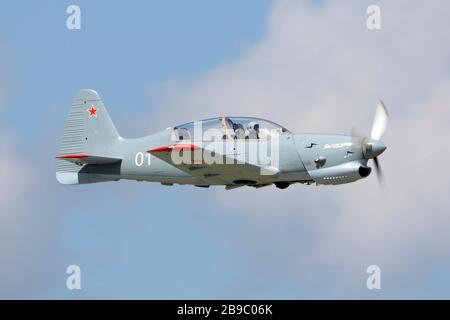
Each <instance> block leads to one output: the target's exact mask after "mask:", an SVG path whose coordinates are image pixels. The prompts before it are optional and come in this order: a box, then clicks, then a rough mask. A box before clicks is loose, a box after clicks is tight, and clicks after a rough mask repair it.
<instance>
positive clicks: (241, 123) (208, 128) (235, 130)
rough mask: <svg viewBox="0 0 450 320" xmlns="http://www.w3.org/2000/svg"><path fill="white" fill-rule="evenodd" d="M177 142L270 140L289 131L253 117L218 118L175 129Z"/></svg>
mask: <svg viewBox="0 0 450 320" xmlns="http://www.w3.org/2000/svg"><path fill="white" fill-rule="evenodd" d="M173 130H174V132H173V133H174V135H175V139H176V140H207V141H208V140H220V139H261V140H262V139H270V138H271V137H273V136H279V135H281V134H285V133H289V131H288V130H287V129H286V128H284V127H282V126H280V125H278V124H276V123H274V122H272V121H268V120H264V119H259V118H251V117H218V118H212V119H206V120H201V121H194V122H189V123H185V124H182V125H179V126H176V127H174V128H173Z"/></svg>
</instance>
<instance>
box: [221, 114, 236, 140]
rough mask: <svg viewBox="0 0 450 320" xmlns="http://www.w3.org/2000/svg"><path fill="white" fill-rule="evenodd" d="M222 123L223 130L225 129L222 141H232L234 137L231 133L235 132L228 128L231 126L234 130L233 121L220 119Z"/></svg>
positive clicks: (225, 118) (224, 118)
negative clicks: (228, 139)
mask: <svg viewBox="0 0 450 320" xmlns="http://www.w3.org/2000/svg"><path fill="white" fill-rule="evenodd" d="M220 122H221V123H222V128H223V132H224V133H223V137H222V139H224V140H225V139H227V138H230V139H232V138H233V137H232V136H231V133H233V130H231V129H230V128H228V126H230V127H231V128H233V126H234V123H233V121H231V120H230V119H229V118H227V117H221V118H220Z"/></svg>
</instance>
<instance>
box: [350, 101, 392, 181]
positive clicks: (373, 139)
mask: <svg viewBox="0 0 450 320" xmlns="http://www.w3.org/2000/svg"><path fill="white" fill-rule="evenodd" d="M388 121H389V113H388V111H387V108H386V106H385V105H384V103H383V101H381V100H380V102H379V103H378V105H377V108H376V110H375V116H374V119H373V124H372V133H371V135H370V138H369V137H365V134H361V133H360V132H358V130H356V129H352V136H353V137H364V138H363V140H362V150H363V155H364V158H366V159H373V162H374V164H375V170H376V172H377V176H378V179H379V181H380V182H382V181H383V173H382V170H381V166H380V162H379V161H378V156H379V155H380V154H382V153H383V152H384V150H386V146H385V145H384V144H383V142H381V141H380V140H381V138H382V137H383V135H384V133H385V132H386V128H387V124H388Z"/></svg>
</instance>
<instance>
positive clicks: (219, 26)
mask: <svg viewBox="0 0 450 320" xmlns="http://www.w3.org/2000/svg"><path fill="white" fill-rule="evenodd" d="M71 3H72V2H68V1H59V2H55V1H41V2H39V3H38V2H31V1H17V2H13V1H11V2H7V3H5V4H3V5H2V13H1V19H0V21H1V22H0V27H1V28H0V29H1V33H0V40H1V41H2V42H3V46H4V48H5V50H4V51H5V56H6V58H7V60H6V61H7V63H5V64H6V65H7V67H8V68H7V73H6V74H7V77H8V81H9V87H10V88H11V93H10V94H9V95H8V100H7V103H6V106H5V108H4V109H2V114H3V116H2V117H1V120H0V121H1V124H2V127H4V128H7V129H8V130H9V131H10V132H12V135H14V137H15V138H16V140H15V142H16V143H17V145H18V148H19V149H20V151H21V153H22V154H23V155H25V156H26V157H27V158H29V157H31V158H33V159H34V160H33V161H34V162H35V163H37V164H38V165H36V166H35V167H34V168H35V169H37V168H39V170H40V172H39V177H40V178H41V179H43V180H44V181H46V183H48V184H49V185H50V188H51V189H52V192H51V194H49V195H47V196H48V198H47V199H45V200H44V201H43V202H44V203H41V204H40V205H38V206H40V208H39V209H37V210H35V211H34V213H35V214H37V215H39V213H40V211H51V212H54V214H55V216H53V215H52V213H47V214H46V215H42V216H41V217H42V219H45V217H47V218H48V219H51V221H49V223H53V224H54V226H52V227H49V228H50V230H51V232H52V233H53V232H54V233H55V236H54V238H53V240H54V241H56V242H57V243H56V244H54V243H53V244H52V246H51V249H52V250H58V251H59V252H61V257H60V259H61V260H59V261H58V260H57V259H56V258H54V257H52V253H51V252H50V251H51V250H49V252H45V251H44V253H43V254H45V255H49V256H48V257H44V260H49V261H44V263H43V264H42V266H41V267H42V268H43V269H44V270H43V271H42V273H39V272H40V271H36V273H37V274H35V276H36V277H37V278H42V279H49V278H50V279H51V280H49V281H48V283H46V281H44V280H43V282H44V284H43V285H39V286H38V288H36V291H32V292H31V293H30V292H26V293H25V292H20V290H17V291H16V292H14V294H13V295H11V296H15V295H17V296H19V297H21V296H25V297H52V298H61V297H62V298H72V297H79V296H82V297H116V296H117V297H123V298H130V297H131V298H175V297H184V298H190V297H194V298H195V297H196V298H199V297H203V298H208V297H214V296H216V297H220V296H221V295H220V291H221V289H217V288H223V287H225V288H226V287H227V286H228V282H233V281H236V280H237V278H238V274H239V270H238V266H235V265H234V264H233V262H232V255H233V252H232V249H231V248H229V246H228V245H227V244H226V243H224V242H223V240H222V239H221V237H220V234H217V232H216V230H217V229H218V228H220V229H228V228H229V229H233V224H234V223H233V221H232V219H231V217H223V216H219V215H217V213H215V211H217V208H215V205H214V202H213V201H209V200H208V196H207V192H203V196H202V197H204V201H202V202H198V201H192V197H191V192H192V191H193V190H189V189H184V190H183V189H179V190H170V189H166V188H160V187H159V186H157V185H150V184H148V185H138V184H135V183H130V184H128V186H127V183H125V184H124V185H122V186H108V185H105V186H104V187H101V186H100V188H98V189H97V188H87V189H85V190H83V189H81V188H76V189H70V190H69V189H66V188H64V187H62V186H59V185H57V183H56V181H54V172H53V163H52V160H51V159H52V158H53V156H54V155H55V154H56V152H57V145H58V139H59V134H60V131H61V129H62V126H63V123H64V119H65V117H66V114H67V112H68V108H69V106H70V103H71V100H72V99H73V96H74V95H75V93H76V92H77V90H78V89H80V88H95V89H96V90H98V91H99V92H100V93H101V92H108V98H107V99H106V102H105V103H107V106H108V108H109V109H110V110H111V111H110V113H111V114H112V115H113V118H114V119H115V120H116V121H115V122H116V125H117V127H118V129H119V130H120V132H121V134H123V135H124V136H127V134H131V133H133V134H140V135H145V134H149V133H150V132H144V131H143V130H141V132H136V131H133V126H134V124H133V123H128V122H126V121H121V120H120V119H122V118H126V117H127V116H129V115H130V114H132V115H139V114H141V115H142V114H143V113H144V112H148V111H149V110H151V109H152V107H153V106H152V105H151V101H150V99H149V97H148V95H149V94H148V88H149V86H151V85H152V84H157V83H160V82H163V81H165V80H167V79H171V78H177V79H193V78H196V77H197V76H199V75H200V74H202V73H204V72H205V71H207V70H208V69H210V68H212V67H213V66H215V65H218V64H222V63H226V62H227V61H230V60H232V59H233V58H236V57H238V56H239V55H240V52H241V50H243V48H245V47H246V46H248V45H249V44H251V43H253V42H255V41H258V39H260V38H261V37H262V36H263V34H264V32H265V28H266V26H265V20H266V18H267V11H268V9H269V5H270V2H269V1H245V2H241V1H227V2H222V3H212V2H210V1H189V2H185V1H158V2H157V1H154V2H150V1H134V2H130V3H127V4H125V3H122V2H111V1H78V2H77V3H76V4H77V5H79V6H80V8H81V14H82V28H81V30H76V31H69V30H67V29H66V18H67V16H68V15H67V14H66V12H65V11H66V8H67V6H68V5H69V4H71ZM109 102H110V103H109ZM12 110H14V112H12ZM186 120H190V119H186ZM148 121H151V119H148ZM167 125H169V124H163V125H162V128H163V127H164V126H167ZM36 154H37V155H38V157H37V158H36ZM115 187H119V188H118V189H116V190H115V191H113V193H114V198H113V199H111V196H110V192H111V188H113V189H114V188H115ZM176 189H178V188H176ZM180 191H182V192H180ZM36 192H37V193H38V194H42V192H39V191H36ZM91 193H94V194H91ZM195 193H196V194H198V193H199V191H197V190H196V191H195ZM200 193H201V191H200ZM39 197H40V196H39V195H38V196H37V198H39ZM59 199H65V200H63V201H61V200H59ZM30 200H31V199H30ZM33 200H34V198H33ZM33 200H31V201H33ZM67 201H68V202H67ZM61 202H64V204H63V203H61ZM35 208H36V207H35ZM195 213H197V214H195ZM11 214H13V212H11ZM49 216H50V217H49ZM29 240H30V241H33V239H31V238H30V239H29ZM70 264H79V265H80V266H81V268H82V272H83V290H82V292H80V293H79V294H78V293H76V292H75V293H74V292H69V291H68V290H67V289H66V288H65V278H66V276H67V275H66V274H65V267H64V266H65V265H70ZM58 268H59V269H58ZM52 278H53V279H54V281H53V279H52ZM38 282H40V281H38ZM213 283H214V285H212V284H213ZM32 287H34V285H33V286H32ZM6 296H7V295H6Z"/></svg>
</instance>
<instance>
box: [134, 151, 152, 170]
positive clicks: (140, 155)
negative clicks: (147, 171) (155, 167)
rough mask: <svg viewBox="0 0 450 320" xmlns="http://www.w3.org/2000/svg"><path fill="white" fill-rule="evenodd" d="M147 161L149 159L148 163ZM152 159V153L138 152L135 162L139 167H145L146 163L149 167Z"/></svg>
mask: <svg viewBox="0 0 450 320" xmlns="http://www.w3.org/2000/svg"><path fill="white" fill-rule="evenodd" d="M145 159H147V161H145ZM150 159H151V155H150V153H143V152H138V153H136V156H135V157H134V162H135V163H136V165H137V166H138V167H142V166H143V165H144V162H146V163H147V165H148V166H149V165H150V162H151V161H150Z"/></svg>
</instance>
